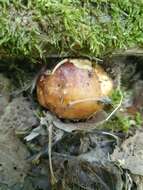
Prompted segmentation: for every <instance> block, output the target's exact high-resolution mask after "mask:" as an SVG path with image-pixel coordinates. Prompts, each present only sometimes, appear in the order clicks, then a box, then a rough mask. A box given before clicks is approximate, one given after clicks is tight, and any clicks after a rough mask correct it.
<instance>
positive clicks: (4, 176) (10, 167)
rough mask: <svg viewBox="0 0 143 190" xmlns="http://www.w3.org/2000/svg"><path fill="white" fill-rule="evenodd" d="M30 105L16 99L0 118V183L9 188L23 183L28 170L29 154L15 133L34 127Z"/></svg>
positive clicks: (20, 98)
mask: <svg viewBox="0 0 143 190" xmlns="http://www.w3.org/2000/svg"><path fill="white" fill-rule="evenodd" d="M36 123H37V120H36V118H35V116H34V113H33V110H32V108H31V105H30V103H29V102H28V101H27V100H26V99H25V98H23V97H17V98H16V99H14V100H13V101H12V102H11V103H9V104H8V106H7V107H6V108H5V110H4V114H3V115H2V116H1V118H0V183H5V184H8V185H9V186H11V185H14V184H16V183H20V182H23V180H24V177H25V176H26V175H27V173H28V171H29V170H30V164H29V163H28V161H27V160H26V158H27V157H28V156H29V152H28V150H27V148H26V146H25V145H24V144H23V143H22V142H21V141H20V140H19V139H18V137H17V136H16V135H15V133H16V132H17V130H18V131H24V130H27V129H28V128H29V129H30V128H31V127H32V126H34V125H36Z"/></svg>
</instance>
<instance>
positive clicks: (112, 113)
mask: <svg viewBox="0 0 143 190" xmlns="http://www.w3.org/2000/svg"><path fill="white" fill-rule="evenodd" d="M120 94H121V99H120V102H119V104H118V106H117V107H116V108H115V109H114V110H113V111H112V112H111V113H110V115H109V116H108V117H107V118H106V119H105V121H108V120H109V119H110V118H111V117H112V116H113V115H114V114H115V112H116V111H117V110H118V109H119V108H120V107H121V105H122V102H123V94H122V93H121V91H120Z"/></svg>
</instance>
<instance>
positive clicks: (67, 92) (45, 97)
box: [37, 59, 113, 120]
mask: <svg viewBox="0 0 143 190" xmlns="http://www.w3.org/2000/svg"><path fill="white" fill-rule="evenodd" d="M53 71H54V72H52V74H50V75H49V74H48V73H47V72H44V73H43V74H42V75H41V76H40V77H39V80H38V82H37V97H38V101H39V103H40V104H41V105H42V106H44V107H45V108H47V109H49V110H50V111H51V112H53V113H55V114H56V115H57V116H58V117H60V118H64V119H71V120H80V119H87V118H89V117H90V116H91V115H93V114H94V113H96V112H98V111H101V110H102V109H103V107H104V105H103V104H102V103H100V102H99V100H101V99H102V98H104V97H107V96H108V95H109V94H110V92H111V90H112V87H113V82H112V80H111V79H110V78H109V76H108V75H107V74H106V72H105V71H104V70H103V69H102V68H101V67H100V66H99V65H96V66H95V67H92V65H91V62H90V61H88V60H86V61H84V60H77V59H68V60H63V61H62V64H59V66H58V67H56V68H55V69H54V70H53Z"/></svg>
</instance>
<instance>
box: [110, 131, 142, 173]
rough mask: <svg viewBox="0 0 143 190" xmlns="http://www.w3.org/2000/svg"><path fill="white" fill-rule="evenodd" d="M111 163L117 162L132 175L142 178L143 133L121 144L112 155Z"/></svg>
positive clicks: (138, 133)
mask: <svg viewBox="0 0 143 190" xmlns="http://www.w3.org/2000/svg"><path fill="white" fill-rule="evenodd" d="M112 160H113V161H119V162H120V163H121V165H122V167H123V168H125V169H128V170H129V171H130V172H131V173H132V174H135V175H141V176H143V131H137V132H136V134H135V135H134V136H133V137H130V138H128V139H127V140H125V141H124V142H123V144H122V145H121V147H117V148H116V149H115V150H114V152H113V154H112Z"/></svg>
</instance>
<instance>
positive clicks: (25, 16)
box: [0, 0, 143, 58]
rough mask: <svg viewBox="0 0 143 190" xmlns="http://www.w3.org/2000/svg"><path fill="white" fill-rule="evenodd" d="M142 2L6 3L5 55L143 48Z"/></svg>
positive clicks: (1, 20)
mask: <svg viewBox="0 0 143 190" xmlns="http://www.w3.org/2000/svg"><path fill="white" fill-rule="evenodd" d="M142 26H143V1H142V0H138V1H135V0H120V1H117V0H82V1H81V0H63V1H61V0H28V1H27V0H13V1H10V0H0V55H4V54H5V55H16V56H29V57H31V58H39V57H41V58H44V57H45V56H48V55H51V54H60V55H71V54H72V55H89V56H97V57H103V56H105V55H107V54H110V53H112V52H113V51H115V50H117V49H120V48H128V47H132V46H135V45H137V46H142V45H143V32H142Z"/></svg>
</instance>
